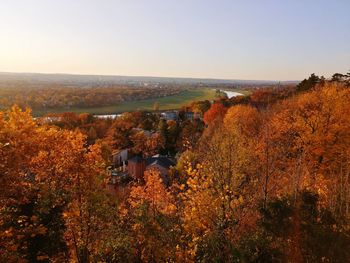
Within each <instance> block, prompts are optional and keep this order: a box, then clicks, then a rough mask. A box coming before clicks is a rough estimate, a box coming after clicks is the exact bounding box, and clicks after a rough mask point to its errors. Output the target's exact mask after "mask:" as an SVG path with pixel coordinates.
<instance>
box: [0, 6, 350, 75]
mask: <svg viewBox="0 0 350 263" xmlns="http://www.w3.org/2000/svg"><path fill="white" fill-rule="evenodd" d="M0 36H1V37H0V71H7V72H43V73H81V74H107V75H108V74H109V75H144V76H169V77H206V78H228V79H267V80H272V79H273V80H298V79H302V78H304V77H306V76H307V75H309V74H310V73H313V72H315V73H316V74H320V75H325V76H330V75H331V74H332V73H334V72H342V73H345V72H348V71H349V70H350V0H327V1H323V0H255V1H254V0H172V1H168V0H138V1H137V0H120V1H118V0H110V1H108V0H94V1H93V0H22V1H19V0H1V1H0Z"/></svg>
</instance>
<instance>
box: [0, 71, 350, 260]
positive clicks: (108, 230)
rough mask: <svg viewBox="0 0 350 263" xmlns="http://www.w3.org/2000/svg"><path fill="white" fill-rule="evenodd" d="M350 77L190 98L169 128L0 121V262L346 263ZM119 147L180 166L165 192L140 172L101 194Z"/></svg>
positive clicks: (64, 120) (146, 118) (10, 115)
mask: <svg viewBox="0 0 350 263" xmlns="http://www.w3.org/2000/svg"><path fill="white" fill-rule="evenodd" d="M349 80H350V74H345V75H343V74H335V75H333V78H332V79H330V80H326V79H324V78H323V77H318V76H316V75H314V74H313V75H311V76H310V77H309V78H308V79H305V80H303V81H302V82H301V83H300V84H298V85H297V86H292V85H291V86H282V87H271V88H265V89H262V88H260V89H256V90H254V92H253V93H252V94H251V95H250V96H245V97H236V98H232V99H227V98H226V99H225V98H222V99H218V100H217V101H215V102H214V103H210V102H209V101H202V102H194V103H193V104H192V105H189V106H188V107H187V108H184V109H182V110H181V111H180V114H179V115H180V118H179V120H177V121H165V120H163V119H161V118H160V117H159V116H158V115H157V114H155V113H150V112H133V113H125V114H123V115H122V116H121V117H120V118H117V119H113V120H112V119H98V118H95V117H93V116H92V115H89V114H80V115H77V114H73V113H65V114H61V115H59V117H60V118H59V119H57V120H56V121H53V122H51V123H47V122H43V121H41V120H34V119H33V117H32V116H31V114H30V110H29V109H28V110H26V111H22V110H21V109H20V107H18V106H13V107H12V108H11V109H9V110H6V111H3V112H1V113H0V185H1V187H2V191H0V201H1V202H0V205H1V206H0V212H1V213H0V261H2V262H350V260H349V259H350V104H349V101H350V82H349ZM186 111H193V112H198V113H200V114H202V115H203V119H201V118H200V119H195V120H186V119H185V118H184V117H183V116H184V115H185V113H186ZM57 116H58V115H57ZM135 128H138V129H136V131H137V132H135ZM143 130H147V131H152V132H153V135H152V136H151V137H149V136H145V134H144V132H143ZM124 148H131V149H132V151H133V153H134V154H142V155H145V156H151V155H153V154H155V153H163V154H170V155H172V156H174V157H176V158H177V164H176V166H175V167H173V168H171V183H170V186H165V184H163V182H162V180H161V179H160V178H161V177H160V175H159V174H158V173H157V172H147V173H146V174H145V175H144V182H143V183H141V184H137V183H135V182H131V183H130V185H129V186H128V187H130V193H129V194H128V196H127V197H125V198H122V199H117V198H115V197H113V196H111V195H110V194H109V193H108V192H107V191H106V183H107V182H108V177H109V173H108V170H107V167H108V166H109V165H110V154H111V152H112V151H113V150H117V149H124Z"/></svg>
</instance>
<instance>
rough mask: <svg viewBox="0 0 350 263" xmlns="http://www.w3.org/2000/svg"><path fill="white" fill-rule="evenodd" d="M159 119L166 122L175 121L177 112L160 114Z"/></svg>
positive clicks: (177, 115)
mask: <svg viewBox="0 0 350 263" xmlns="http://www.w3.org/2000/svg"><path fill="white" fill-rule="evenodd" d="M160 117H161V118H162V119H164V120H167V121H170V120H172V121H176V120H177V119H178V117H179V112H178V111H166V112H162V113H161V114H160Z"/></svg>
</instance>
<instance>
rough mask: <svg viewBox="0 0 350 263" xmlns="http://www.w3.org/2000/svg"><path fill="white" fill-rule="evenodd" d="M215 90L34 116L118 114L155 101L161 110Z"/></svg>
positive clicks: (146, 107)
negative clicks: (69, 113)
mask: <svg viewBox="0 0 350 263" xmlns="http://www.w3.org/2000/svg"><path fill="white" fill-rule="evenodd" d="M214 98H215V90H214V89H209V88H203V89H192V90H185V91H183V92H181V93H179V94H177V95H173V96H167V97H163V98H156V99H146V100H138V101H129V102H121V103H118V104H116V105H111V106H104V107H93V108H70V109H66V108H57V109H50V110H48V111H33V115H34V116H42V115H45V114H47V113H60V112H67V111H69V112H76V113H91V114H116V113H122V112H127V111H136V110H153V105H154V103H155V102H158V103H159V110H171V109H179V108H181V107H182V106H185V105H188V104H190V103H191V102H192V101H199V100H213V99H214Z"/></svg>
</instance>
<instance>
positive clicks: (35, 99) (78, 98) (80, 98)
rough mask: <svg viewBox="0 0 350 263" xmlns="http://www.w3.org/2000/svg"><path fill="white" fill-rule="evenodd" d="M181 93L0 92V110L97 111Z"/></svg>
mask: <svg viewBox="0 0 350 263" xmlns="http://www.w3.org/2000/svg"><path fill="white" fill-rule="evenodd" d="M181 91H184V89H183V88H181V87H166V88H157V87H125V86H114V87H100V88H96V87H86V88H84V87H65V86H59V85H55V86H52V87H43V88H30V87H12V88H6V87H1V88H0V109H1V108H2V109H4V108H9V107H11V106H12V105H14V104H16V105H18V106H20V107H22V108H25V107H30V108H32V109H33V110H46V109H67V111H69V109H70V108H73V107H82V108H88V107H97V106H98V107H100V106H109V105H116V104H118V102H123V101H134V100H143V99H150V98H160V97H165V96H170V95H175V94H178V93H180V92H181Z"/></svg>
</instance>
